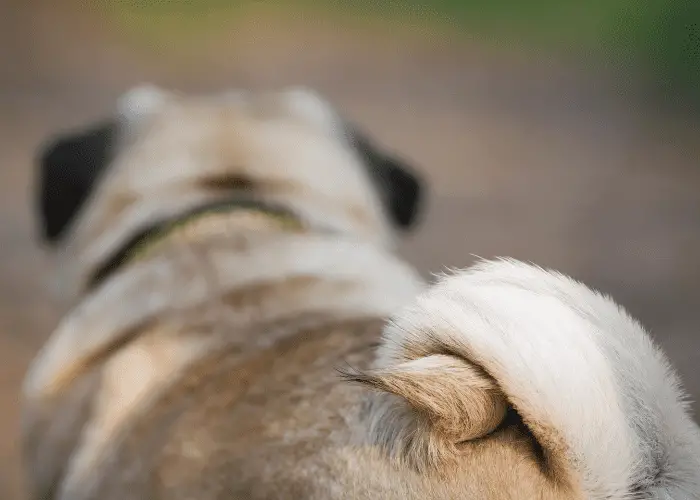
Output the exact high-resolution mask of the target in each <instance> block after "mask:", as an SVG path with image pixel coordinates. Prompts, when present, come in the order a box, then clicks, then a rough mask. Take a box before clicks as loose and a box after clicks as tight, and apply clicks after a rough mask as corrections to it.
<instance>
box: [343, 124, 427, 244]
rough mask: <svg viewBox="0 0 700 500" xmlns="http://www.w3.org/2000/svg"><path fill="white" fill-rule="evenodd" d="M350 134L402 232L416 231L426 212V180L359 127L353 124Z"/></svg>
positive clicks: (388, 209)
mask: <svg viewBox="0 0 700 500" xmlns="http://www.w3.org/2000/svg"><path fill="white" fill-rule="evenodd" d="M347 131H348V137H349V139H350V141H351V143H352V144H353V146H354V147H355V148H356V149H357V151H358V152H359V154H360V155H361V157H362V159H363V160H364V163H365V165H366V166H367V169H368V171H369V174H370V176H371V178H372V181H373V182H374V184H375V186H376V187H377V189H378V191H379V194H380V196H381V198H382V202H383V203H384V206H385V208H386V210H387V213H388V215H389V216H390V218H391V221H392V222H393V223H394V224H395V225H396V226H397V227H399V228H401V229H404V230H408V229H412V228H413V227H414V226H415V225H416V223H417V221H418V215H419V213H420V211H421V209H422V202H423V190H424V187H423V184H424V183H423V180H422V179H421V178H420V176H419V175H418V174H417V173H416V172H415V170H414V169H413V168H412V167H411V166H410V165H408V164H407V163H405V162H404V161H403V160H401V159H399V158H396V157H395V156H393V155H390V154H388V153H386V152H385V151H382V150H381V149H380V148H379V147H377V146H376V145H374V144H373V143H372V141H371V140H370V139H369V138H368V137H367V136H366V135H365V134H363V133H361V132H360V131H359V130H357V128H356V127H354V126H352V125H349V126H347Z"/></svg>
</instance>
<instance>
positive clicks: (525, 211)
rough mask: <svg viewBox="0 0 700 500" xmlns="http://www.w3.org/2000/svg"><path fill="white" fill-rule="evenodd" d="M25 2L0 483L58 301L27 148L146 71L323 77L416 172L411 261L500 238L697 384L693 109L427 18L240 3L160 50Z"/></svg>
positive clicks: (4, 299) (273, 80) (106, 101)
mask: <svg viewBox="0 0 700 500" xmlns="http://www.w3.org/2000/svg"><path fill="white" fill-rule="evenodd" d="M34 3H35V4H36V5H34ZM34 3H32V4H31V7H28V6H29V5H30V4H23V5H25V7H19V5H20V4H19V3H18V4H17V5H18V6H16V7H9V6H8V3H7V2H3V5H4V7H0V8H1V9H2V14H3V15H0V59H1V61H2V64H0V109H1V110H2V112H1V113H0V167H1V168H2V183H0V207H1V208H2V211H0V252H2V257H3V258H2V259H0V325H2V328H1V329H0V410H1V411H0V498H3V499H8V500H11V499H19V498H22V497H21V494H20V492H21V488H20V485H21V481H20V473H19V455H18V446H17V436H18V408H17V401H18V391H19V385H20V382H21V379H22V377H23V374H24V371H25V369H26V367H27V364H28V362H29V361H30V359H31V357H32V356H33V355H34V354H35V353H36V351H37V349H38V348H39V347H40V346H41V344H42V342H43V341H44V339H46V336H47V335H48V333H49V332H50V331H51V329H52V328H53V327H54V326H55V324H56V321H57V320H58V318H59V315H60V313H61V312H62V309H63V306H62V304H61V303H60V297H59V298H54V297H51V296H49V294H48V292H47V289H46V281H47V278H48V274H47V273H48V272H49V271H50V269H51V267H50V260H49V256H48V255H47V253H46V252H45V251H44V250H43V249H41V248H39V247H38V245H37V242H36V240H35V232H34V226H33V219H32V215H33V214H32V212H31V208H32V207H31V203H32V191H31V186H32V182H33V168H34V167H33V163H32V160H33V156H34V154H35V152H36V150H37V147H38V145H39V144H41V142H42V141H43V140H45V139H46V138H47V137H48V136H50V135H51V134H52V133H54V132H55V131H57V130H58V129H59V128H64V127H72V126H76V125H80V124H84V123H86V122H87V121H89V120H91V119H94V118H96V117H100V116H103V115H104V114H106V113H109V111H110V109H111V106H112V105H113V103H114V99H115V98H116V97H117V96H118V95H119V94H120V93H121V92H122V91H124V90H125V89H126V88H128V87H129V86H130V85H132V84H136V83H139V82H142V81H152V82H156V83H159V84H162V85H164V86H171V87H175V88H178V89H181V90H191V91H207V90H216V89H220V88H223V87H231V86H233V87H235V86H244V87H271V86H278V85H285V84H305V85H308V86H311V87H314V88H317V89H318V90H320V91H321V92H323V93H324V94H325V95H326V96H327V97H328V98H330V99H331V100H332V101H334V102H335V103H337V104H338V105H339V106H340V107H341V108H342V109H343V110H344V111H345V112H346V114H347V115H348V116H350V117H352V118H353V119H355V120H356V121H357V122H359V123H361V124H363V125H364V126H365V128H366V129H367V130H368V131H369V132H370V133H371V134H372V135H374V136H375V137H376V138H377V139H378V140H379V141H381V142H382V143H384V144H385V145H387V146H390V147H392V148H394V149H396V150H397V151H399V152H401V153H402V154H403V155H404V156H405V157H406V158H408V159H411V160H413V161H414V162H415V163H416V164H417V165H419V166H420V168H421V169H422V170H423V172H425V174H426V176H427V177H428V179H429V182H430V186H431V199H430V203H429V206H428V207H427V209H428V211H427V214H426V218H425V220H424V223H423V226H422V227H421V229H420V230H419V232H418V233H417V234H416V235H415V236H413V237H411V238H409V239H408V241H407V242H406V244H405V246H404V249H403V252H404V254H405V255H406V256H407V257H408V259H409V260H410V261H411V262H413V263H414V264H415V265H417V266H418V267H419V268H420V269H421V270H422V271H424V272H425V273H426V274H427V273H429V272H435V271H440V270H443V269H444V267H446V266H465V265H468V264H469V263H471V262H472V261H473V260H474V257H473V255H479V256H482V257H493V256H506V255H507V256H512V257H516V258H520V259H525V260H532V261H534V262H536V263H538V264H541V265H544V266H551V267H554V268H557V269H558V270H560V271H563V272H565V273H568V274H571V275H573V276H574V277H576V278H579V279H582V280H584V281H585V282H586V283H588V284H590V285H592V286H594V287H597V288H600V289H601V290H603V291H605V292H608V293H610V294H612V295H613V296H614V297H615V298H616V299H617V300H618V301H619V302H620V303H622V304H623V305H624V306H626V307H627V308H628V309H629V310H630V311H631V312H632V313H633V314H634V315H636V316H637V317H639V318H640V319H641V320H642V322H644V323H645V324H646V325H647V326H648V328H649V329H650V330H651V331H652V333H653V335H654V337H655V338H656V339H658V341H659V342H660V343H661V345H662V346H663V347H664V348H665V349H666V350H667V352H668V354H669V356H670V358H671V359H672V361H673V362H674V363H675V364H676V366H677V367H678V369H679V371H680V372H681V375H682V376H683V377H684V379H685V382H686V385H687V387H688V389H689V390H690V392H691V395H692V396H693V397H694V398H697V397H698V396H700V375H698V368H697V367H698V364H700V336H698V333H697V330H698V327H699V326H700V302H699V299H700V279H699V278H700V266H699V265H698V263H697V257H698V255H700V231H699V229H700V165H699V162H698V160H699V159H700V140H699V139H700V129H698V126H697V124H695V123H694V122H691V121H689V120H681V119H680V118H674V117H671V116H664V115H663V114H662V113H661V112H660V111H658V110H656V109H654V107H653V106H652V105H650V104H649V103H647V104H645V105H641V104H640V102H642V101H641V100H639V99H638V98H634V97H630V95H628V94H626V93H625V92H623V91H622V90H621V89H622V88H623V86H620V85H618V84H616V83H615V82H611V81H609V80H607V79H606V78H603V77H594V76H592V75H591V72H590V71H585V70H582V69H576V68H575V67H573V68H572V67H568V66H566V65H565V64H557V63H555V62H553V61H552V60H547V59H545V58H543V57H541V58H537V57H531V56H526V55H525V54H524V53H520V54H517V53H510V54H506V53H493V52H489V51H487V50H485V49H484V48H479V47H476V46H470V45H466V46H465V45H463V44H461V43H458V42H456V41H454V40H451V39H450V38H449V37H443V38H441V39H438V38H437V37H431V36H429V35H428V34H427V33H423V32H421V30H420V29H414V30H411V29H407V30H394V29H393V28H392V29H390V28H387V27H382V26H374V27H373V28H371V29H362V30H361V29H360V28H359V27H358V26H352V25H344V26H342V27H341V26H337V25H335V24H332V23H330V22H329V23H324V22H322V21H319V20H311V19H306V20H305V19H302V18H295V19H283V20H281V19H279V18H276V19H272V18H267V17H265V16H262V17H261V16H257V17H256V16H252V17H250V18H246V19H243V20H241V21H240V22H239V23H238V24H237V25H236V27H235V29H233V28H232V30H231V33H230V34H229V35H228V36H227V37H224V39H223V40H218V41H216V43H214V42H210V43H209V44H208V45H207V46H206V47H205V48H199V49H197V50H195V49H192V51H191V52H190V53H188V54H185V55H181V56H179V58H172V57H170V58H168V57H166V56H165V55H163V54H159V53H157V52H153V53H150V54H146V53H139V52H138V51H136V50H134V48H133V46H130V45H128V44H126V43H125V42H123V41H122V40H121V39H120V37H119V36H118V35H119V34H118V33H115V32H114V29H113V28H111V27H110V26H106V25H105V24H101V21H99V18H95V17H94V16H90V15H88V14H87V13H83V14H78V13H77V12H69V13H66V12H63V11H59V10H58V8H57V7H56V6H55V5H54V6H52V5H51V4H50V3H49V2H34ZM399 31H401V32H399ZM625 88H629V86H627V87H625ZM623 94H624V95H623ZM696 408H697V406H696Z"/></svg>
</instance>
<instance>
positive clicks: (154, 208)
mask: <svg viewBox="0 0 700 500" xmlns="http://www.w3.org/2000/svg"><path fill="white" fill-rule="evenodd" d="M39 167H40V169H39V176H38V179H39V180H38V186H37V195H38V196H37V203H38V215H39V222H40V231H41V236H42V239H43V240H44V241H45V242H46V243H48V244H49V245H50V246H52V247H60V248H62V249H64V251H66V252H67V253H70V254H71V256H72V257H73V258H76V257H78V255H79V254H82V258H83V265H87V266H90V265H96V264H97V261H99V259H101V258H104V256H105V255H106V253H108V252H109V251H113V250H114V247H115V246H116V245H119V243H120V241H123V240H124V239H126V238H128V237H129V236H130V235H132V234H133V233H134V232H136V231H138V230H139V228H140V226H143V225H145V224H149V223H152V222H153V221H154V220H156V219H158V218H162V217H169V216H174V215H177V213H178V211H182V210H187V209H190V208H193V207H196V206H197V205H198V204H201V203H205V202H208V201H210V200H217V199H225V198H227V197H238V196H243V197H249V198H255V199H259V200H263V201H267V202H274V203H276V204H280V205H284V206H285V207H286V208H288V209H290V210H291V211H293V212H295V213H296V214H297V215H298V216H299V217H301V218H302V219H305V220H306V221H307V222H309V223H310V225H311V226H312V227H313V226H314V225H315V226H318V227H325V228H330V229H333V230H335V231H338V232H341V233H346V234H347V233H350V234H352V235H354V236H357V237H362V238H369V239H373V240H376V241H377V242H379V243H381V244H386V243H388V242H391V241H392V237H393V235H394V234H395V233H397V232H400V231H405V230H408V229H410V228H412V227H413V226H414V225H415V224H416V222H417V216H418V214H419V209H420V207H421V202H422V198H423V196H422V190H423V186H422V182H421V180H420V179H419V177H418V175H417V173H416V172H415V171H413V169H412V168H411V167H409V166H408V165H407V164H406V163H404V162H403V161H402V160H401V159H399V158H397V157H395V156H393V155H392V154H390V153H387V152H386V151H384V150H383V149H382V148H381V147H379V146H377V145H376V144H375V143H374V142H373V141H372V140H370V139H369V138H368V137H367V135H365V134H364V133H362V132H360V131H359V130H358V128H357V127H355V126H353V125H350V124H349V123H348V122H347V121H346V120H344V119H343V118H342V117H341V116H340V114H339V113H338V112H337V111H336V110H335V109H334V108H333V107H332V106H331V105H330V104H329V103H328V102H326V101H325V100H324V99H322V98H321V97H319V96H318V95H317V94H316V93H314V92H312V91H310V90H306V89H297V88H294V89H286V90H282V91H277V92H246V91H231V92H226V93H221V94H219V95H211V96H200V97H194V96H182V95H178V94H176V93H173V92H170V91H166V90H163V89H159V88H156V87H153V86H140V87H137V88H134V89H132V90H131V91H129V92H127V93H126V94H125V95H124V96H123V97H122V98H121V99H120V101H119V103H118V106H117V109H116V111H115V113H114V114H113V115H112V116H111V117H110V118H109V119H106V120H104V121H103V122H101V123H94V124H92V125H91V126H89V127H86V128H85V129H82V130H76V131H72V132H64V133H63V135H60V136H58V137H55V138H54V139H53V141H52V142H50V143H48V144H46V145H45V146H44V147H43V148H42V150H41V156H40V159H39ZM85 259H87V261H85ZM91 259H92V260H94V262H91Z"/></svg>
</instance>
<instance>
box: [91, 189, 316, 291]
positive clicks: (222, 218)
mask: <svg viewBox="0 0 700 500" xmlns="http://www.w3.org/2000/svg"><path fill="white" fill-rule="evenodd" d="M227 225H230V226H231V228H232V230H235V229H241V228H246V227H249V228H260V227H261V226H266V227H276V228H277V229H281V230H284V231H293V232H299V231H304V230H306V225H305V224H304V223H303V222H302V220H301V219H300V218H299V217H298V216H297V215H296V214H294V213H292V212H291V211H290V210H287V209H285V208H282V207H278V206H274V205H272V204H269V203H266V202H262V201H256V200H243V199H240V200H224V201H216V202H213V203H209V204H206V205H203V206H199V207H195V208H194V209H192V210H189V211H187V212H185V213H182V214H179V215H177V216H175V217H170V218H166V219H163V220H161V221H159V222H156V223H154V224H151V225H150V226H148V227H146V228H144V229H142V230H140V231H139V232H137V233H136V234H135V235H134V236H132V237H131V238H130V239H129V240H128V241H127V242H126V244H125V245H123V246H122V247H121V248H120V249H119V250H118V251H116V252H115V253H114V254H112V256H111V257H109V258H108V259H107V260H106V261H105V263H104V264H102V265H101V266H100V267H99V268H98V269H97V271H95V273H94V274H93V275H92V277H91V279H90V280H89V281H88V285H87V289H88V290H91V289H93V288H95V287H96V286H97V285H98V284H100V283H102V282H103V281H104V280H105V279H106V278H107V277H108V276H110V275H112V274H113V273H114V272H116V271H117V270H118V269H120V268H121V267H122V266H124V265H126V264H127V263H129V262H133V261H135V260H138V259H139V258H141V257H143V256H144V255H146V254H147V253H148V252H149V251H150V250H152V249H153V248H154V247H155V246H157V245H158V244H159V243H161V242H163V241H164V240H166V239H167V238H169V237H175V236H181V237H187V233H190V234H192V235H205V234H207V233H209V234H214V233H215V232H216V233H219V234H222V233H225V232H226V231H227ZM222 228H223V229H222Z"/></svg>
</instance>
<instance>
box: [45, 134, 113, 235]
mask: <svg viewBox="0 0 700 500" xmlns="http://www.w3.org/2000/svg"><path fill="white" fill-rule="evenodd" d="M116 131H117V123H116V121H114V120H105V121H103V122H101V123H99V124H95V125H93V126H91V127H89V128H87V129H85V130H82V131H77V132H72V133H67V134H63V135H61V136H58V137H56V138H54V139H53V140H52V141H51V142H48V143H47V144H45V145H44V146H43V147H42V148H41V150H40V152H39V157H38V170H39V171H38V180H37V186H36V191H37V193H36V195H37V198H38V199H37V200H36V202H37V204H38V207H37V208H38V217H39V224H40V231H41V237H42V239H43V240H44V241H46V242H48V243H49V244H55V243H57V242H58V241H59V240H60V238H61V237H62V236H63V235H64V234H65V233H66V231H67V230H68V228H69V227H70V225H71V224H72V223H73V222H74V220H75V218H76V215H77V214H78V212H79V211H80V209H81V208H82V206H83V204H84V203H85V201H86V200H87V199H88V198H89V197H90V195H91V193H92V191H93V190H94V189H95V187H96V185H97V182H98V180H99V179H100V177H101V176H102V174H103V173H104V171H105V169H106V167H107V164H108V163H109V161H110V155H111V149H112V145H113V142H114V139H115V136H116Z"/></svg>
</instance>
